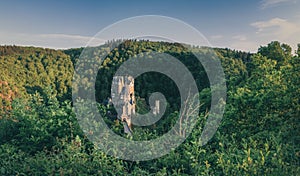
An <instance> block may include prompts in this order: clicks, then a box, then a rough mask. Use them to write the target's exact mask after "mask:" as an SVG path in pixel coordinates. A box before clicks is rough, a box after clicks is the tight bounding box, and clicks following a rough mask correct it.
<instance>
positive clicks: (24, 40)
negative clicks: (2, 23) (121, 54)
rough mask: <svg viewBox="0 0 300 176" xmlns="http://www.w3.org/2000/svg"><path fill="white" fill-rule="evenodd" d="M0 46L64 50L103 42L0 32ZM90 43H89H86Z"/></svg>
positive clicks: (67, 35) (95, 39)
mask: <svg viewBox="0 0 300 176" xmlns="http://www.w3.org/2000/svg"><path fill="white" fill-rule="evenodd" d="M0 41H1V43H0V45H5V44H10V45H11V44H15V45H25V46H39V47H45V48H55V49H66V48H76V47H83V46H86V45H87V44H89V46H96V45H101V44H103V43H104V42H105V40H103V39H99V38H93V37H90V36H82V35H69V34H23V33H7V32H5V33H4V32H3V33H1V32H0ZM89 41H91V42H90V43H88V42H89Z"/></svg>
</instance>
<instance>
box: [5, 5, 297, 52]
mask: <svg viewBox="0 0 300 176" xmlns="http://www.w3.org/2000/svg"><path fill="white" fill-rule="evenodd" d="M141 15H163V16H167V17H172V18H176V19H179V20H181V21H184V22H185V23H187V24H189V25H191V26H193V27H194V28H196V29H197V30H198V31H200V32H201V33H202V34H203V35H204V36H205V37H206V38H207V40H208V41H209V43H210V44H211V46H213V47H223V48H225V47H227V48H232V49H237V50H243V51H250V52H256V51H257V49H258V48H259V47H260V46H263V45H266V44H268V43H270V42H271V41H274V40H277V41H280V42H283V43H287V44H289V45H290V46H292V47H293V50H296V48H297V43H300V0H251V1H242V0H227V1H217V0H207V1H201V0H189V1H184V0H164V1H162V0H147V1H145V0H144V1H142V0H128V1H121V0H120V1H118V0H113V1H103V2H102V1H92V0H90V1H72V0H52V1H40V0H27V1H22V0H0V45H22V46H38V47H46V48H55V49H66V48H75V47H84V46H86V45H87V43H88V41H89V40H90V39H91V38H92V37H93V36H94V35H95V34H97V33H98V32H99V31H101V30H102V29H103V28H105V27H107V26H109V25H111V24H113V23H116V22H118V21H120V20H123V19H125V18H130V17H134V16H141ZM170 32H172V31H170Z"/></svg>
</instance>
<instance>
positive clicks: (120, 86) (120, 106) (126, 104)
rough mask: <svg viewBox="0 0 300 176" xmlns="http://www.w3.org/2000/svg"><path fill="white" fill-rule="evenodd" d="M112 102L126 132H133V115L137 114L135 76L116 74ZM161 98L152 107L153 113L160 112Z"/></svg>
mask: <svg viewBox="0 0 300 176" xmlns="http://www.w3.org/2000/svg"><path fill="white" fill-rule="evenodd" d="M111 92H112V97H111V98H112V102H113V104H114V107H115V109H116V111H117V114H118V115H117V118H118V119H120V120H121V121H122V122H123V125H124V132H125V133H128V134H131V132H132V123H131V121H132V117H134V115H135V106H136V101H135V95H134V78H133V77H132V76H114V77H113V83H112V90H111ZM159 103H160V102H159V100H156V101H155V103H154V107H151V109H152V114H153V115H155V116H156V115H158V114H159V113H160V106H159Z"/></svg>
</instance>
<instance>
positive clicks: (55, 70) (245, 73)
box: [0, 40, 300, 175]
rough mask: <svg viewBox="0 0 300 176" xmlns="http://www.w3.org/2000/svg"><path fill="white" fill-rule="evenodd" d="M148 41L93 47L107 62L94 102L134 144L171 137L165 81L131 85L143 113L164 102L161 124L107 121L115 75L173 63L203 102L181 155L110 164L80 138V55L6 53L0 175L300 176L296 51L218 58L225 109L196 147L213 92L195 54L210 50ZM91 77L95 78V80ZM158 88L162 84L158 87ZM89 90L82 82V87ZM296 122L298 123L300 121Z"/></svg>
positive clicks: (174, 108)
mask: <svg viewBox="0 0 300 176" xmlns="http://www.w3.org/2000/svg"><path fill="white" fill-rule="evenodd" d="M187 48H188V47H185V45H183V44H179V43H167V42H151V41H134V40H125V41H111V42H108V43H106V44H104V45H102V46H99V47H96V50H95V51H96V52H95V53H93V54H94V55H101V56H103V55H104V56H106V57H105V60H104V61H103V63H102V65H101V67H100V68H99V70H98V71H97V80H96V84H95V88H96V100H97V102H98V106H99V112H100V113H102V114H103V115H104V117H103V118H104V120H105V122H106V123H107V124H108V126H109V127H110V128H111V129H112V130H113V131H114V132H116V133H118V134H119V135H121V136H123V137H125V138H128V139H130V140H146V139H152V138H156V137H158V136H161V135H163V134H164V133H166V132H167V131H168V130H169V129H170V128H171V127H172V125H173V124H174V121H175V120H176V119H177V118H178V116H179V112H178V111H179V106H180V103H179V102H180V97H178V94H179V93H178V89H177V87H176V85H175V83H174V82H173V81H172V80H170V78H168V77H167V76H164V75H162V74H159V73H147V74H143V75H141V76H140V77H138V78H137V79H136V80H135V92H136V97H137V111H138V112H141V113H145V112H147V110H149V107H148V105H147V101H148V98H149V95H150V94H151V93H152V92H161V93H163V94H164V95H165V97H167V101H168V104H167V111H166V113H165V115H164V118H163V119H161V120H160V121H159V122H158V123H157V124H155V125H152V126H150V127H136V128H134V133H133V136H131V137H128V136H126V135H125V134H124V133H123V126H122V124H121V122H120V121H119V120H118V119H117V118H115V117H114V116H111V115H109V114H108V113H107V112H108V111H109V112H114V109H113V107H110V106H106V104H104V103H103V102H105V100H106V99H107V98H108V97H109V96H110V89H111V87H110V86H111V81H112V78H113V75H114V73H115V72H116V70H117V69H118V68H119V67H120V65H121V64H122V63H124V61H126V60H128V59H129V58H133V59H135V58H136V57H137V55H140V54H143V55H145V56H147V53H151V52H152V51H155V52H158V53H167V54H169V55H171V56H174V57H175V58H177V59H178V60H179V61H180V62H182V63H183V64H184V65H185V66H186V67H187V68H188V69H189V71H190V72H191V73H192V75H193V77H194V79H195V80H196V84H197V86H198V90H199V93H200V102H201V103H203V104H202V106H201V107H200V109H201V111H200V112H199V121H198V123H197V125H196V127H195V128H194V129H193V132H192V133H191V135H190V136H189V137H188V138H187V139H186V141H185V142H184V143H183V144H181V145H180V146H179V147H178V148H177V149H175V150H173V151H171V153H169V154H168V155H165V156H163V157H161V158H158V159H154V160H149V161H142V162H133V161H126V160H121V159H116V158H114V157H112V156H107V155H106V154H105V153H104V152H102V151H101V150H98V149H97V148H96V147H95V146H94V145H93V144H92V143H91V142H90V141H89V140H88V139H87V137H86V136H85V134H84V133H83V132H82V130H81V129H80V127H79V125H78V122H77V119H76V116H75V113H74V109H73V107H72V106H73V104H72V102H71V101H72V100H71V95H72V79H73V73H74V69H75V67H76V66H77V67H78V65H76V64H77V63H78V59H79V57H80V54H81V52H82V51H83V48H75V49H68V50H52V49H43V48H35V47H19V46H0V158H1V160H0V175H288V174H290V175H297V174H298V173H300V167H299V166H300V146H299V143H300V131H299V129H300V123H299V121H300V120H299V117H300V96H299V95H300V86H299V85H300V79H299V77H300V45H299V49H298V50H297V51H296V52H294V51H292V49H291V47H290V46H288V45H286V44H281V43H279V42H277V41H274V42H271V43H269V44H268V45H267V46H261V47H260V48H258V52H257V53H247V52H242V51H236V50H231V49H227V48H226V49H220V48H214V49H213V50H214V51H215V53H216V55H217V56H218V57H219V58H220V60H221V64H222V66H223V69H224V72H225V77H226V85H227V101H226V109H225V113H224V117H223V119H222V122H221V125H220V127H219V128H218V130H217V132H216V134H215V135H214V137H213V138H212V139H211V140H210V141H209V142H208V144H206V145H204V146H201V141H199V138H200V136H201V132H202V130H203V123H204V122H205V117H206V116H207V114H208V113H209V109H210V97H211V93H210V91H211V90H210V86H209V81H208V77H207V73H206V72H205V70H204V68H203V66H202V65H201V63H199V62H198V61H197V59H196V58H195V56H194V55H193V53H192V52H191V50H192V51H193V52H196V53H201V54H203V55H205V52H204V51H205V50H203V49H205V48H200V47H191V50H189V49H187ZM91 72H92V71H91ZM157 80H159V81H157ZM83 81H84V80H83ZM297 119H298V120H297Z"/></svg>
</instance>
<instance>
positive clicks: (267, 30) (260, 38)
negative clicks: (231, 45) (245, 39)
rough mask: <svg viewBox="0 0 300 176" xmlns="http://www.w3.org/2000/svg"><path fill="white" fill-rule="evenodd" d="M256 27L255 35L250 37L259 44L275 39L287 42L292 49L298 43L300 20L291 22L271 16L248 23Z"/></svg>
mask: <svg viewBox="0 0 300 176" xmlns="http://www.w3.org/2000/svg"><path fill="white" fill-rule="evenodd" d="M250 25H251V26H252V27H254V28H255V29H256V32H255V35H253V36H252V37H250V38H251V40H252V41H254V40H256V41H257V42H258V43H259V44H260V45H261V44H266V43H269V42H271V41H274V40H277V41H279V42H282V43H287V44H289V45H290V46H291V47H292V48H293V49H294V50H295V49H296V48H297V43H299V42H300V41H299V39H298V36H299V35H300V22H299V21H297V22H291V21H288V20H286V19H282V18H272V19H270V20H266V21H257V22H254V23H251V24H250Z"/></svg>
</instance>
